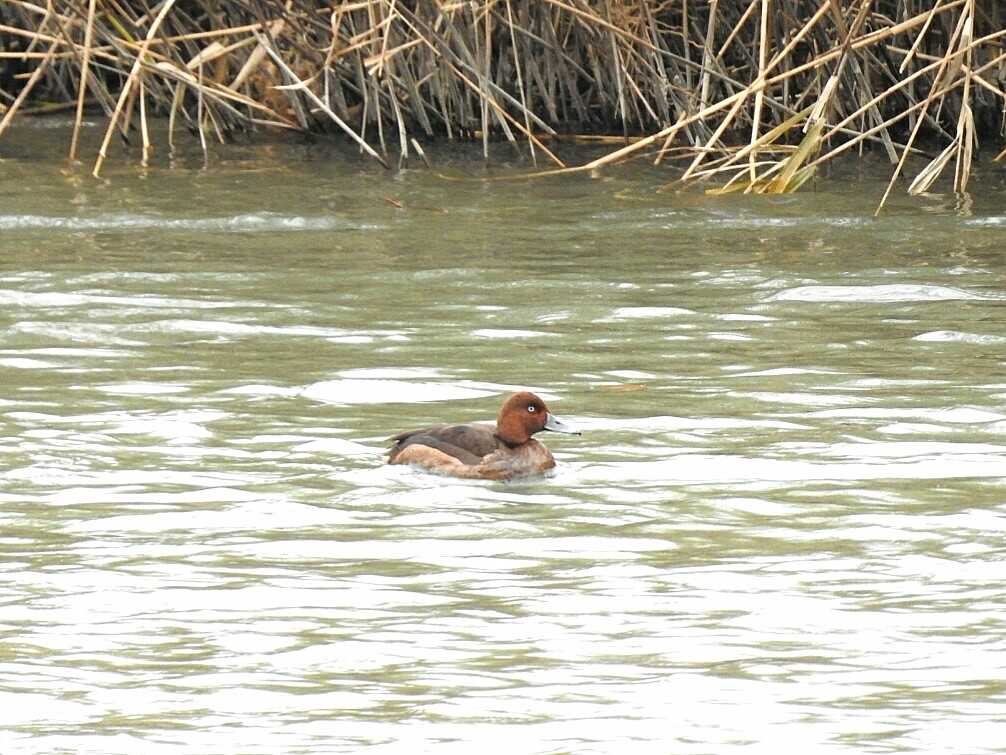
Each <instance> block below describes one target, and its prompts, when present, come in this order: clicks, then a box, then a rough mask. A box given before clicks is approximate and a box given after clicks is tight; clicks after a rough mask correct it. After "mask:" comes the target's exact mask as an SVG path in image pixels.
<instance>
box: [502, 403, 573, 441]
mask: <svg viewBox="0 0 1006 755" xmlns="http://www.w3.org/2000/svg"><path fill="white" fill-rule="evenodd" d="M542 430H552V431H554V432H559V433H571V434H573V435H579V434H580V433H579V432H577V431H576V430H574V429H572V428H570V427H569V426H568V425H566V424H565V423H564V422H562V420H560V419H559V418H558V417H555V416H554V415H553V414H552V413H551V412H549V410H548V407H547V406H546V405H545V402H544V401H542V400H541V399H540V398H539V397H538V396H535V395H534V394H533V393H530V392H528V391H521V392H520V393H515V394H513V395H512V396H511V397H510V398H508V399H507V400H506V401H504V402H503V407H502V408H501V409H500V413H499V416H498V417H497V418H496V435H497V437H498V438H499V439H500V440H502V441H503V442H504V443H506V444H507V445H509V446H519V445H520V444H521V443H527V442H528V441H529V440H530V439H531V436H532V435H534V434H535V433H539V432H541V431H542Z"/></svg>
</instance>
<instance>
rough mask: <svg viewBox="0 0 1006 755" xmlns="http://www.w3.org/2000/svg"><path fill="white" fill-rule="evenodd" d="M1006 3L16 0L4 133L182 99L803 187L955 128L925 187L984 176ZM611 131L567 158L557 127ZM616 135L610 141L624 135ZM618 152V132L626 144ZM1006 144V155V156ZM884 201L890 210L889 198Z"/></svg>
mask: <svg viewBox="0 0 1006 755" xmlns="http://www.w3.org/2000/svg"><path fill="white" fill-rule="evenodd" d="M1004 14H1006V9H1003V8H1001V7H1000V3H998V2H995V1H994V0H852V1H850V0H468V1H465V2H460V1H459V2H452V1H451V0H341V1H339V2H331V1H330V2H316V1H315V0H276V1H270V0H161V2H147V1H146V0H65V1H62V2H60V1H58V0H57V1H52V0H50V1H49V2H42V0H36V1H35V2H29V1H28V0H0V135H2V134H3V132H4V130H5V129H6V128H7V127H8V126H9V125H10V123H11V121H12V119H13V118H14V117H15V116H16V115H17V114H18V113H23V112H29V113H31V112H44V111H47V110H52V109H58V108H72V110H73V111H74V113H75V118H74V130H73V135H72V138H71V143H70V146H69V154H70V157H71V158H76V156H77V152H78V138H79V131H80V125H81V120H82V117H83V112H84V108H85V107H95V106H96V107H98V108H100V109H101V110H102V111H104V113H105V115H106V116H107V118H108V124H107V129H106V131H105V133H104V138H103V140H102V143H101V146H100V149H99V150H98V153H97V155H96V158H95V163H94V168H93V172H94V175H96V176H97V175H98V174H99V173H100V172H101V169H102V165H103V163H104V161H105V159H106V158H107V156H108V150H109V145H110V142H111V140H112V137H113V136H114V134H116V133H118V134H119V135H120V136H121V137H122V138H123V139H124V140H127V141H128V140H131V139H132V138H133V134H134V133H135V132H137V131H138V132H139V142H140V144H141V145H142V158H141V159H142V160H143V161H144V162H145V161H147V160H148V159H149V155H150V151H151V149H152V144H151V141H150V130H149V128H148V118H149V117H150V116H151V115H152V114H153V113H155V112H156V113H158V114H162V115H166V116H167V118H168V124H169V127H168V132H167V133H168V136H167V139H168V142H169V145H170V146H172V147H173V146H174V140H175V138H176V131H177V130H178V126H179V124H180V123H184V125H185V126H187V127H188V128H189V129H190V130H191V131H192V133H193V134H195V135H196V137H197V138H198V139H199V141H200V143H201V144H202V145H203V148H204V149H205V147H206V142H207V140H209V139H217V140H220V141H224V140H226V139H227V138H228V137H229V136H230V135H232V134H234V133H235V132H239V131H246V130H249V129H254V128H256V127H269V128H276V129H284V130H292V131H302V132H315V133H318V132H323V133H324V132H335V133H342V134H345V135H346V136H347V137H348V138H350V139H352V140H353V141H354V142H355V143H356V144H357V145H358V146H359V148H360V150H361V151H362V152H363V153H365V154H366V155H368V156H369V157H370V158H373V159H374V160H376V161H378V162H380V163H381V164H383V165H385V166H387V165H388V161H389V156H390V154H391V153H392V152H393V151H394V152H397V155H398V159H399V161H404V160H406V159H409V158H410V156H411V155H412V154H413V153H416V154H417V155H418V156H419V157H421V158H422V159H424V160H425V155H424V154H423V152H422V147H421V144H420V141H419V140H420V139H421V138H430V137H437V136H444V137H447V138H463V139H479V140H481V142H482V145H483V150H484V153H485V156H486V158H487V159H488V158H489V144H490V141H492V140H500V139H506V140H509V141H510V142H512V143H513V144H515V145H518V146H519V147H520V148H521V149H526V151H527V153H528V155H529V157H530V159H531V160H533V161H534V162H535V164H536V165H539V164H540V167H541V168H542V170H541V171H539V173H537V174H548V173H552V172H556V171H561V172H572V171H584V170H594V169H597V168H600V167H602V166H604V165H608V164H611V163H615V162H618V161H624V160H629V159H647V160H650V161H653V162H654V163H658V164H659V163H661V162H663V161H675V162H676V163H678V164H680V165H681V170H680V171H679V175H678V178H677V179H676V181H675V184H678V183H680V182H691V181H700V180H707V181H708V180H713V181H714V182H715V184H716V187H717V188H715V189H713V191H719V192H723V191H749V192H772V193H778V192H790V191H794V190H796V189H797V188H799V187H800V186H801V185H802V184H804V183H805V182H806V181H807V179H808V178H809V177H810V176H812V175H813V174H814V172H815V170H816V168H817V167H818V166H820V165H821V164H822V163H824V162H826V161H828V160H830V159H831V158H833V157H835V156H837V155H840V154H842V153H843V152H847V151H849V150H852V149H856V150H863V148H864V147H867V146H868V147H870V149H871V150H873V151H875V152H877V153H878V154H881V155H884V156H885V157H887V158H888V159H889V160H890V161H891V163H892V164H893V165H895V168H894V169H893V175H892V177H891V183H890V185H889V186H888V190H887V193H885V195H884V199H883V200H882V201H881V206H882V205H883V201H885V200H886V199H887V196H888V194H889V193H890V190H891V187H892V186H893V185H894V183H895V180H896V179H897V178H898V176H899V175H901V174H902V172H903V170H904V168H905V161H906V158H907V156H908V155H909V153H912V152H916V153H919V154H923V155H925V154H926V153H925V152H924V151H923V150H920V149H919V148H918V144H919V143H920V136H924V137H925V138H926V142H927V144H930V145H932V144H937V145H938V146H937V150H938V153H937V154H935V155H933V154H929V155H926V161H925V163H924V167H923V168H922V169H921V170H920V171H918V173H917V174H916V175H915V177H914V180H912V181H911V184H910V186H909V188H908V190H909V192H911V193H921V192H925V191H927V190H928V189H929V188H930V187H931V186H932V185H933V184H934V182H935V181H936V180H937V179H938V178H939V177H940V176H941V175H943V174H944V173H947V174H948V175H949V172H950V170H951V165H952V166H953V167H952V174H953V175H952V178H953V185H954V190H955V191H959V192H963V191H964V190H965V189H966V187H967V184H968V180H969V178H970V174H971V168H972V163H973V161H974V158H975V148H976V145H977V142H978V137H979V135H981V136H982V137H983V138H998V137H999V136H1000V134H1001V130H1002V122H1003V113H1004V107H1006V93H1004V91H1003V88H1002V87H1003V86H1004V81H1006V51H1004V46H1003V42H1004V37H1006V29H1004V28H1003V23H1002V21H1003V16H1004ZM588 136H590V137H593V138H595V139H597V138H599V137H607V140H608V141H610V143H611V144H612V145H613V146H612V150H611V151H610V152H608V153H607V154H605V155H603V156H602V157H600V158H598V159H595V160H592V161H590V162H588V163H586V164H582V165H576V166H567V165H565V164H564V163H563V161H562V160H560V158H559V157H558V156H557V155H556V154H555V153H554V152H553V151H552V150H550V149H549V145H550V144H552V145H553V146H554V141H553V140H556V139H563V138H576V137H583V138H587V137H588ZM601 141H602V142H603V141H605V139H604V138H601ZM616 147H617V148H616ZM1002 156H1003V155H1002V154H1000V155H999V157H1002ZM878 210H879V208H878Z"/></svg>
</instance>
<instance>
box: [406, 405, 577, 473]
mask: <svg viewBox="0 0 1006 755" xmlns="http://www.w3.org/2000/svg"><path fill="white" fill-rule="evenodd" d="M542 430H551V431H553V432H558V433H570V434H571V435H579V434H580V433H579V432H578V431H577V430H575V429H573V428H571V427H570V426H569V425H567V424H566V423H565V422H563V421H562V420H560V419H559V418H558V417H556V416H555V415H554V414H552V413H551V412H550V411H549V410H548V407H547V406H546V405H545V402H544V401H542V400H541V399H540V398H539V397H538V396H536V395H534V394H533V393H528V392H527V391H522V392H520V393H515V394H513V395H512V396H511V397H510V398H508V399H507V400H506V401H504V402H503V406H502V408H501V409H500V413H499V416H498V417H497V418H496V426H495V427H493V426H492V425H490V424H488V423H478V424H471V425H436V426H434V427H424V428H423V429H421V430H409V431H407V432H404V433H399V434H398V435H395V436H394V437H392V438H391V440H392V441H393V442H394V445H393V446H392V447H391V451H390V452H389V455H388V463H389V464H415V465H417V466H420V467H423V468H424V469H428V470H430V471H431V472H439V473H440V474H446V475H451V476H453V477H468V478H475V479H484V480H509V479H510V478H512V477H524V476H527V475H536V474H542V473H543V472H545V471H547V470H549V469H552V468H553V467H554V466H555V459H554V458H553V457H552V454H551V452H549V450H548V449H547V448H545V446H543V445H542V444H541V443H539V442H538V441H537V440H535V439H534V438H532V437H531V436H532V435H534V434H535V433H538V432H541V431H542Z"/></svg>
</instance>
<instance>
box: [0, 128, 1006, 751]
mask: <svg viewBox="0 0 1006 755" xmlns="http://www.w3.org/2000/svg"><path fill="white" fill-rule="evenodd" d="M96 138H97V136H96V135H95V133H91V135H90V139H91V140H92V141H94V140H95V139H96ZM65 145H66V133H65V132H64V130H61V129H58V128H57V129H35V128H32V129H27V128H23V127H22V128H21V130H19V131H16V132H14V133H13V134H12V135H10V136H8V137H5V139H4V141H2V142H0V161H2V168H3V171H2V173H0V232H2V239H3V249H4V255H3V258H2V260H0V304H2V313H3V315H2V319H0V370H2V373H0V374H2V375H3V378H4V383H5V386H6V391H5V392H4V395H3V396H0V432H2V434H3V436H4V438H5V440H6V442H5V443H4V444H3V446H2V455H0V469H2V472H3V474H2V478H0V503H2V506H0V556H2V558H0V568H2V571H3V580H2V582H0V602H2V612H0V749H2V750H3V751H4V752H18V753H96V754H97V753H101V754H102V755H104V754H106V753H135V752H143V753H160V752H170V753H178V752H192V753H233V752H241V753H277V752H284V753H320V752H333V753H334V752H352V753H357V752H365V753H382V754H383V753H415V752H424V751H431V752H434V751H435V752H437V753H454V752H457V753H470V752H473V751H476V748H483V749H485V748H488V749H489V750H490V751H499V750H500V748H501V747H503V744H502V743H505V748H504V749H505V750H506V751H507V752H521V753H566V752H575V753H612V752H634V753H635V752H643V753H645V752H652V753H665V752H675V753H711V752H715V753H733V752H737V753H740V752H744V753H750V752H771V753H776V752H780V751H796V750H800V751H803V752H815V753H817V752H821V753H824V752H828V753H862V752H885V753H886V752H893V753H902V752H933V753H948V752H960V753H971V754H974V753H991V752H1002V743H1001V740H1002V736H1001V735H1002V727H1001V721H1002V719H1003V717H1004V714H1006V682H1004V679H1006V660H1004V659H1006V653H1004V651H1006V631H1004V629H1006V611H1004V599H1006V591H1004V588H1003V582H1002V567H1003V560H1004V555H1006V550H1004V547H1003V530H1004V513H1006V507H1004V501H1003V499H1004V496H1003V489H1004V488H1003V483H1004V478H1006V472H1004V461H1006V445H1004V444H1003V442H1002V435H1003V432H1004V431H1006V378H1004V377H1003V369H1002V368H1003V357H1002V351H1003V344H1004V342H1006V328H1004V320H1006V317H1004V314H1006V287H1004V272H1006V263H1004V262H1003V258H1002V245H1003V238H1004V229H1003V226H1004V225H1006V216H1003V215H1002V212H1001V208H1002V207H1003V205H1004V199H1006V195H1004V190H1003V185H1002V181H1001V180H1000V179H998V178H996V175H995V169H992V168H990V169H988V171H987V173H988V175H986V176H983V177H981V178H980V181H981V182H982V183H980V184H979V186H980V190H979V191H976V193H975V195H974V196H972V197H965V198H955V197H954V196H952V195H937V194H934V195H929V196H926V197H923V198H920V199H915V200H910V201H909V200H907V199H898V200H896V201H895V202H894V203H893V204H892V206H891V208H890V210H889V211H888V212H887V213H885V215H884V216H883V217H881V218H880V219H877V220H875V219H873V218H872V211H873V208H874V205H875V203H876V201H877V200H878V199H879V196H880V194H881V193H882V190H883V181H882V180H879V179H878V178H877V177H876V176H870V175H859V174H858V173H857V171H858V170H860V167H859V166H855V165H851V166H845V168H844V169H843V170H844V173H841V174H839V175H836V176H833V177H832V178H830V179H829V180H827V181H824V182H820V183H819V184H818V186H817V189H816V191H810V192H805V193H803V194H800V195H798V196H796V197H786V198H764V197H761V198H750V197H726V198H707V197H704V196H702V195H701V194H700V193H698V192H697V191H694V190H692V191H689V192H686V193H681V194H674V193H665V194H655V193H654V192H653V189H654V188H655V187H656V186H658V185H659V184H661V183H662V182H663V181H665V180H666V178H667V176H666V174H664V173H663V172H662V171H652V170H648V169H640V168H637V167H630V168H621V169H614V170H611V171H609V172H607V173H605V174H604V175H603V176H600V177H595V178H589V177H572V178H563V179H555V180H541V181H534V182H510V181H496V180H494V181H488V180H482V179H483V178H485V177H487V176H491V177H493V178H499V177H505V176H507V175H512V174H513V173H514V172H516V171H517V170H519V166H508V165H507V164H506V159H507V157H506V154H505V152H504V149H505V148H502V147H501V148H500V151H501V158H500V159H499V162H498V163H497V166H496V167H494V168H493V169H492V170H491V171H489V172H488V173H487V172H486V171H485V170H484V169H483V168H482V167H481V166H480V164H479V163H478V162H477V160H474V159H472V155H474V154H475V153H474V151H467V150H464V149H461V150H458V151H457V152H455V153H452V152H450V151H447V150H441V151H440V152H439V153H437V151H436V150H431V151H432V152H433V153H434V159H435V161H436V165H435V168H434V170H432V171H431V170H425V169H418V170H406V171H404V172H395V173H382V172H378V170H377V169H374V168H373V167H372V166H370V165H368V164H366V163H364V161H362V160H360V159H357V158H356V157H355V156H354V155H352V154H350V153H347V152H341V151H339V150H337V149H333V148H331V147H327V146H324V145H315V146H304V145H297V144H259V145H238V146H234V147H229V148H217V151H216V153H215V154H214V155H213V157H212V159H211V161H210V168H209V169H207V170H203V169H202V168H201V164H200V163H201V158H200V157H199V156H198V155H197V154H191V153H189V154H186V155H182V156H181V157H179V158H178V159H176V160H175V161H173V162H171V161H169V160H168V159H167V158H160V161H159V162H158V161H157V160H155V164H154V166H153V167H151V168H150V169H148V170H142V169H140V168H139V167H138V166H137V165H135V164H134V163H128V164H127V163H125V162H124V161H122V160H121V158H120V159H119V160H118V161H116V160H113V161H112V162H111V163H110V164H109V168H108V170H107V175H108V179H107V180H106V181H93V180H92V179H90V178H89V177H86V170H85V169H80V170H76V169H71V170H66V169H65V166H64V164H63V163H62V161H61V159H60V154H62V152H63V150H65ZM452 155H453V156H452ZM878 175H879V174H878ZM518 387H520V388H529V389H533V390H536V391H538V392H540V393H541V394H542V395H543V396H544V397H545V398H546V400H547V401H548V402H549V403H550V405H551V408H552V410H553V411H554V412H555V413H556V414H558V415H560V416H562V417H563V418H564V419H568V420H570V421H573V422H576V423H577V424H579V425H580V426H581V428H582V429H583V430H584V435H583V436H582V437H579V438H576V437H570V436H557V435H551V436H549V437H548V438H545V439H544V440H545V442H546V443H547V444H548V445H549V446H550V448H551V449H552V451H553V452H554V453H555V455H556V458H557V460H558V463H559V467H558V469H557V471H556V474H555V475H554V476H553V477H551V478H548V479H537V480H525V481H520V482H514V483H510V484H501V483H489V482H477V481H458V480H452V479H446V478H440V477H435V476H430V475H426V474H423V473H421V472H419V471H416V470H413V469H409V468H404V467H386V466H382V464H381V454H382V450H383V448H384V446H385V444H384V438H386V437H387V436H388V435H391V434H392V433H393V432H396V431H398V430H401V429H406V428H410V427H413V426H418V425H421V424H424V423H432V422H439V421H467V420H474V419H489V418H491V417H492V416H493V415H494V414H495V411H496V409H497V407H498V405H499V403H500V399H501V397H502V396H503V395H505V394H506V393H508V392H509V391H510V390H512V389H515V388H518Z"/></svg>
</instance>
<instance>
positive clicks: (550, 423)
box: [545, 414, 580, 435]
mask: <svg viewBox="0 0 1006 755" xmlns="http://www.w3.org/2000/svg"><path fill="white" fill-rule="evenodd" d="M545 429H546V430H551V431H552V432H554V433H569V434H570V435H579V434H580V431H579V430H577V429H576V428H575V427H572V426H570V425H569V424H567V423H566V422H563V421H562V420H561V419H559V418H558V417H556V416H555V415H554V414H548V415H546V417H545Z"/></svg>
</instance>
